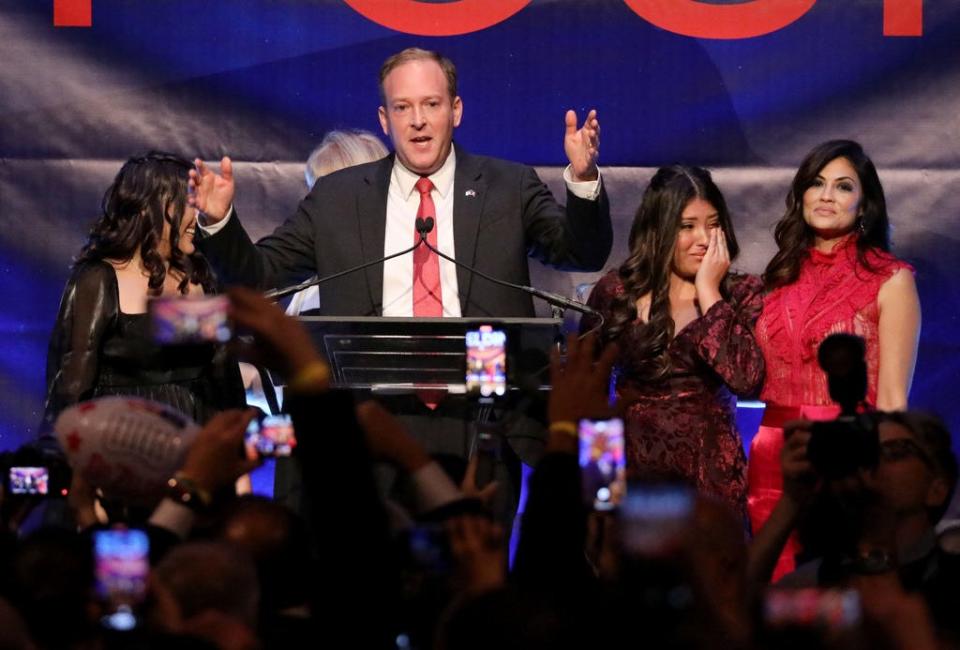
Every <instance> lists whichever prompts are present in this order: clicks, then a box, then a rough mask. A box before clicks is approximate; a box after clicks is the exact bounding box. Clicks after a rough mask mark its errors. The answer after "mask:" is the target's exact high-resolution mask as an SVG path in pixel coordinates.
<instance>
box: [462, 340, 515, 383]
mask: <svg viewBox="0 0 960 650" xmlns="http://www.w3.org/2000/svg"><path fill="white" fill-rule="evenodd" d="M465 340H466V346H467V373H466V382H465V383H466V387H467V393H470V394H472V395H480V396H481V397H492V396H494V395H504V394H505V393H506V392H507V335H506V333H505V332H504V331H503V330H498V329H494V328H493V327H492V326H490V325H483V326H481V327H480V328H479V329H475V330H467V333H466V337H465Z"/></svg>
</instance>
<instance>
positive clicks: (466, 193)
mask: <svg viewBox="0 0 960 650" xmlns="http://www.w3.org/2000/svg"><path fill="white" fill-rule="evenodd" d="M463 195H464V196H469V197H476V196H477V193H476V192H475V191H474V190H467V191H466V192H464V193H463Z"/></svg>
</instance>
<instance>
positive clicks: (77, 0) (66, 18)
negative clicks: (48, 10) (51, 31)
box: [53, 0, 93, 27]
mask: <svg viewBox="0 0 960 650" xmlns="http://www.w3.org/2000/svg"><path fill="white" fill-rule="evenodd" d="M92 24H93V0H53V26H54V27H90V26H91V25H92Z"/></svg>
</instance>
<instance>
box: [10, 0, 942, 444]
mask: <svg viewBox="0 0 960 650" xmlns="http://www.w3.org/2000/svg"><path fill="white" fill-rule="evenodd" d="M0 7H2V11H0V35H2V38H0V283H2V289H3V291H2V295H3V297H4V310H3V314H2V316H0V328H2V332H3V335H4V336H5V340H6V341H7V343H6V345H5V346H4V353H3V354H2V355H0V388H2V390H0V448H12V447H15V446H16V445H17V444H19V443H20V442H21V441H23V440H25V439H28V438H30V437H31V436H32V435H33V433H34V431H35V429H36V425H37V423H38V421H39V418H40V412H41V408H42V399H43V383H44V377H43V375H44V370H43V368H44V359H45V355H46V342H47V336H48V334H49V331H50V329H51V327H52V325H53V319H54V317H55V314H56V310H57V302H58V300H59V297H60V291H61V289H62V286H63V283H64V281H65V279H66V277H67V274H68V271H69V266H70V262H71V258H72V257H73V256H74V255H75V254H76V253H77V251H78V250H79V248H80V246H81V244H82V243H83V241H84V239H85V235H86V232H87V229H88V228H89V225H90V223H91V221H92V219H93V218H94V217H95V216H96V212H97V207H98V202H99V197H100V196H101V194H102V192H103V190H104V189H105V188H106V186H107V184H108V183H109V181H110V179H111V177H112V176H113V174H115V172H116V171H117V169H118V168H119V165H120V163H121V162H122V160H123V159H125V158H127V157H128V156H130V155H132V154H134V153H138V152H142V151H144V150H147V149H151V148H159V149H165V150H171V151H175V152H178V153H182V154H184V155H186V156H188V157H193V156H201V157H203V158H205V159H208V160H210V159H219V158H220V156H222V155H224V154H229V155H230V156H232V157H233V159H234V160H235V161H236V162H237V173H238V182H239V196H238V204H239V205H240V207H241V209H242V211H243V213H244V215H245V220H244V221H245V224H247V226H248V228H249V229H250V230H251V231H252V234H253V235H254V236H259V235H262V234H265V233H266V232H269V231H270V230H271V229H272V228H273V227H274V226H275V225H276V224H277V223H279V222H280V221H282V220H283V219H284V218H285V217H286V216H287V215H289V214H291V213H292V211H293V209H294V207H295V205H296V203H297V201H298V200H299V198H300V197H301V196H302V195H303V194H304V192H305V189H306V188H305V186H304V185H303V180H302V167H303V161H304V160H305V158H306V155H307V153H308V152H309V151H310V149H311V148H312V147H313V146H314V145H315V144H316V143H317V142H318V141H319V139H320V137H321V136H322V134H323V133H324V132H325V131H327V130H328V129H331V128H337V127H355V128H365V129H369V130H372V131H378V129H379V125H378V123H377V120H376V107H377V105H378V103H379V99H378V95H377V86H376V76H377V71H378V68H379V66H380V64H381V62H382V61H383V59H384V58H386V57H387V56H388V55H389V54H392V53H394V52H396V51H398V50H400V49H402V48H404V47H408V46H411V45H419V46H423V47H427V48H432V49H438V50H440V51H442V52H444V53H445V54H447V55H448V56H450V57H451V58H452V59H453V60H454V61H455V62H456V63H457V65H458V67H459V72H460V94H461V96H462V97H463V100H464V106H465V111H464V120H463V125H462V127H461V128H460V129H459V131H458V133H457V140H458V141H459V142H460V143H461V144H463V145H464V146H466V147H467V148H469V149H470V150H473V151H476V152H478V153H485V154H489V155H494V156H501V157H505V158H510V159H514V160H518V161H524V162H527V163H531V164H535V165H537V166H538V167H539V168H540V170H541V171H542V174H543V176H544V178H545V179H546V180H548V182H550V183H551V185H552V186H553V187H555V188H556V187H557V186H558V185H557V181H558V178H559V166H560V165H562V164H563V162H564V160H563V150H562V146H561V132H562V119H563V113H564V111H565V109H567V108H575V109H576V110H578V111H579V112H580V114H581V116H582V115H583V114H584V113H585V112H586V111H587V110H588V109H589V108H591V107H596V108H597V109H598V110H599V115H600V121H601V124H602V128H603V139H602V157H601V163H602V164H603V166H604V170H605V171H604V173H605V178H606V182H607V184H608V187H609V188H610V193H611V202H612V205H613V211H614V217H615V220H616V229H617V230H616V233H617V243H616V245H615V249H614V253H613V255H612V256H611V258H610V263H609V264H610V265H611V266H612V265H614V264H616V263H618V262H619V261H620V260H621V259H622V258H623V256H624V255H625V252H626V249H625V237H626V232H627V230H628V228H629V223H630V219H631V216H632V213H633V211H634V209H635V208H636V204H637V203H638V201H639V193H640V190H641V188H642V184H643V182H645V180H646V179H647V178H648V176H649V173H650V168H653V167H656V166H658V165H661V164H666V163H670V162H677V161H679V162H687V163H695V164H701V165H707V166H709V167H711V168H712V169H713V170H714V172H715V174H716V176H717V178H718V180H719V182H720V184H721V187H722V188H723V189H724V191H725V192H726V194H727V196H728V198H729V202H730V204H731V207H732V209H733V210H734V215H735V219H736V223H737V229H738V236H739V238H740V239H741V242H742V244H743V248H744V254H743V256H742V258H741V260H740V262H739V266H740V267H741V268H742V269H744V270H748V271H752V272H759V271H760V270H762V268H763V266H764V265H765V263H766V261H767V259H769V257H770V255H771V254H772V252H773V242H772V234H771V233H772V224H773V223H774V222H775V221H776V220H777V218H778V217H779V216H780V214H781V213H782V209H783V208H782V206H783V196H784V194H785V192H786V188H787V184H788V182H789V179H790V177H791V175H792V173H793V171H794V169H795V167H796V165H797V163H798V162H799V160H800V158H801V157H802V156H803V154H804V153H805V152H806V151H807V150H808V149H809V148H810V147H811V146H813V145H814V144H816V143H818V142H820V141H822V140H825V139H828V138H833V137H851V138H855V139H858V140H860V141H861V142H862V143H863V144H864V146H865V147H866V149H867V150H868V152H869V153H870V154H871V155H872V156H873V158H874V160H875V161H876V162H877V164H878V167H879V169H880V175H881V178H882V180H883V182H884V184H885V187H886V188H887V191H888V200H889V205H890V208H891V214H892V219H893V223H894V227H895V232H894V241H895V245H896V248H895V251H896V253H897V254H898V255H900V256H902V257H905V258H906V259H908V260H909V261H911V262H912V263H913V264H914V265H915V266H916V269H917V280H918V284H919V287H920V292H921V299H922V301H923V311H924V324H923V333H922V341H921V347H920V356H919V364H918V368H917V374H916V381H915V382H914V388H913V393H912V400H911V403H912V405H914V406H917V407H922V408H928V409H932V410H934V411H938V412H940V413H941V414H943V415H944V416H945V417H946V418H947V419H948V421H949V422H950V424H951V425H952V429H953V431H954V432H955V435H956V434H957V433H960V406H958V401H957V400H956V399H955V397H954V390H955V384H956V381H957V378H958V376H960V373H958V368H957V365H958V364H957V359H958V347H960V343H958V338H957V336H956V334H955V332H956V330H957V318H958V317H957V308H958V305H960V300H958V298H960V283H958V282H956V281H955V280H956V277H955V276H956V273H957V271H956V268H957V265H956V263H955V260H954V258H953V255H954V254H955V252H954V251H956V250H957V249H958V244H960V216H958V212H960V198H958V194H957V188H958V187H960V117H958V115H960V112H958V110H957V107H958V106H960V39H958V34H960V5H958V4H957V3H955V2H939V1H931V0H928V1H927V2H922V0H819V1H818V0H748V1H743V0H737V1H735V2H731V1H729V0H727V1H719V0H714V1H713V2H707V1H701V2H696V1H694V0H670V1H667V0H532V1H526V0H497V1H496V2H493V1H489V0H454V1H447V2H442V1H436V2H426V1H421V2H416V1H414V0H351V1H350V2H333V1H327V0H204V2H201V3H197V2H187V1H186V0H156V1H154V2H149V3H140V2H129V1H126V0H92V1H91V0H0ZM55 8H56V10H57V11H56V14H55V12H54V9H55ZM91 9H92V12H91ZM85 12H86V13H85ZM711 12H713V13H711ZM718 12H723V13H718ZM85 16H88V17H89V20H87V18H86V17H85ZM368 16H370V17H368ZM371 17H372V18H373V20H372V19H371ZM376 21H379V22H376ZM55 23H59V24H79V25H88V26H80V27H58V26H55ZM381 23H384V24H381ZM385 25H392V26H393V27H395V28H396V29H393V28H391V27H388V26H385ZM405 32H420V33H419V34H412V33H405ZM424 34H446V35H443V36H429V35H424ZM594 278H595V276H593V275H591V276H586V275H578V274H572V275H569V274H559V273H555V272H552V271H548V270H542V269H534V280H535V282H539V283H540V284H542V285H546V286H548V287H550V288H554V289H558V290H562V291H567V292H569V291H572V288H573V286H574V285H576V284H578V283H580V282H584V281H589V280H592V279H594ZM747 433H749V432H747Z"/></svg>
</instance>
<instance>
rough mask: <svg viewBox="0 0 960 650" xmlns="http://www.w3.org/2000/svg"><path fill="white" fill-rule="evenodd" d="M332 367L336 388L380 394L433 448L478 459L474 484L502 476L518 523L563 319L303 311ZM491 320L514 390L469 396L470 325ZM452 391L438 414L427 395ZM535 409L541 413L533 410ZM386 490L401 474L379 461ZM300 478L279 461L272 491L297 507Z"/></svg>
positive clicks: (506, 513) (496, 506)
mask: <svg viewBox="0 0 960 650" xmlns="http://www.w3.org/2000/svg"><path fill="white" fill-rule="evenodd" d="M299 319H300V321H301V322H302V323H303V324H304V325H305V326H306V327H307V329H308V330H309V332H310V334H311V336H312V338H313V340H314V343H315V344H316V346H317V348H318V349H319V350H320V351H321V352H322V353H323V354H324V356H325V357H326V358H327V361H328V363H329V364H330V370H331V376H332V381H331V383H332V385H333V386H334V387H337V388H341V389H347V390H351V391H353V392H355V393H359V394H361V395H363V396H367V395H369V396H373V397H376V398H377V400H378V401H379V402H380V403H381V404H383V405H384V407H386V408H387V409H388V410H389V411H391V412H392V413H393V414H394V416H396V417H397V418H398V419H399V420H400V421H401V422H403V423H404V425H405V426H407V427H408V429H409V431H410V432H411V434H414V435H415V437H416V438H417V439H418V440H419V441H420V443H421V444H423V445H424V447H425V448H426V449H427V450H428V452H429V453H431V454H434V453H439V454H442V455H447V456H450V455H453V456H455V457H457V458H460V459H462V462H463V464H464V465H465V464H466V459H468V458H469V457H471V456H472V455H474V454H477V455H478V457H479V458H478V467H477V478H476V480H477V484H478V485H481V486H482V485H485V484H486V483H488V482H489V481H491V480H497V481H498V482H499V483H500V485H501V488H500V489H499V490H498V491H497V495H496V497H495V499H494V503H493V504H492V509H493V511H494V512H495V513H496V516H497V518H498V520H500V521H501V522H502V523H503V524H504V525H505V526H508V527H509V526H510V525H511V523H512V517H513V513H514V511H515V509H516V506H517V502H518V499H519V494H520V481H521V479H520V471H521V470H520V462H521V461H523V462H526V463H527V464H530V465H532V464H533V462H534V461H535V459H536V458H537V457H538V456H539V453H540V451H541V450H542V444H543V439H544V436H545V428H544V426H543V425H542V423H541V422H540V420H539V417H540V416H539V414H540V413H542V412H544V411H545V405H544V402H545V400H546V393H545V392H544V391H546V390H548V389H549V372H550V349H551V348H552V347H553V346H555V345H558V344H559V343H560V342H561V341H562V340H563V330H562V325H563V321H562V320H561V319H559V318H557V319H554V318H387V317H356V316H310V315H305V316H300V317H299ZM481 325H490V326H492V327H493V328H496V329H501V330H503V331H504V332H505V333H506V338H507V341H506V352H507V391H506V395H504V396H502V397H495V398H483V397H480V398H478V399H474V398H472V397H468V396H467V395H466V386H465V379H466V369H467V364H466V345H465V334H466V332H467V331H468V330H471V329H479V327H480V326H481ZM425 391H426V392H427V393H430V392H433V391H438V392H441V393H446V394H447V397H446V398H445V399H442V400H440V403H439V404H438V405H436V406H435V408H434V409H433V410H428V408H427V406H425V404H424V392H425ZM528 413H534V414H535V415H529V414H528ZM375 474H376V476H377V482H378V484H379V485H380V489H381V490H383V491H384V493H385V494H388V493H390V492H391V491H392V489H393V488H394V486H395V481H396V471H395V470H394V469H392V468H389V467H386V466H383V465H378V466H377V468H376V469H375ZM299 484H300V477H299V474H298V472H297V470H296V468H295V467H294V466H292V464H290V463H285V464H278V465H277V474H276V488H275V493H276V494H277V495H278V498H280V499H281V501H283V502H285V503H287V504H288V505H289V506H290V507H292V508H293V509H294V510H298V509H299V508H300V504H299V498H300V497H299Z"/></svg>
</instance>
